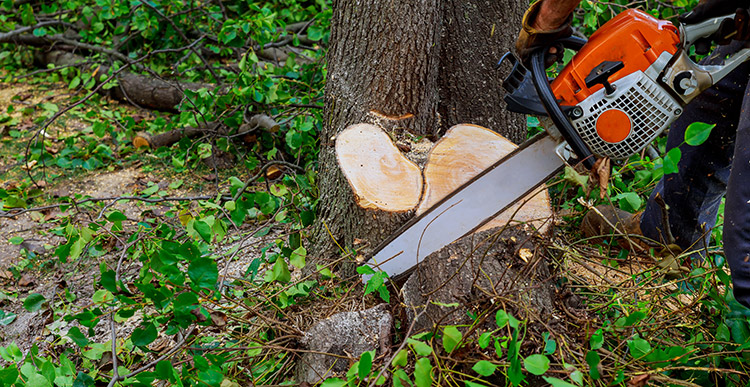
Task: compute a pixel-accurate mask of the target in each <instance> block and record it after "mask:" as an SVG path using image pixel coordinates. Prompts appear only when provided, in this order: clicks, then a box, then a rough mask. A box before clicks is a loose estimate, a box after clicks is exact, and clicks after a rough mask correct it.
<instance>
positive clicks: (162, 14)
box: [140, 0, 223, 83]
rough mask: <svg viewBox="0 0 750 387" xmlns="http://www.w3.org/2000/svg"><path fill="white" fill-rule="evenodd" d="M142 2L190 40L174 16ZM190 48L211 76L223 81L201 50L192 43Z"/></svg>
mask: <svg viewBox="0 0 750 387" xmlns="http://www.w3.org/2000/svg"><path fill="white" fill-rule="evenodd" d="M140 2H141V4H143V5H145V6H147V7H149V8H150V9H151V10H152V11H154V12H156V14H157V15H159V16H160V17H161V18H162V19H164V20H166V21H167V22H168V23H169V24H171V25H172V28H174V30H175V31H177V33H178V34H179V35H180V37H181V38H182V40H184V41H185V43H187V42H189V41H190V39H188V37H187V36H185V33H184V32H182V29H181V28H180V27H178V26H177V24H175V22H174V20H172V18H170V17H168V16H167V15H165V14H164V13H163V12H162V11H160V10H159V9H158V8H156V7H155V6H153V5H151V4H150V3H149V2H147V1H144V0H140ZM219 3H221V1H219ZM222 10H223V6H222ZM189 48H190V51H192V52H193V53H194V54H195V56H197V57H198V59H200V60H201V62H203V64H204V65H205V66H206V69H207V70H208V72H210V73H211V76H213V77H214V79H215V80H216V82H219V83H220V82H221V78H219V76H218V75H216V73H215V72H214V70H213V68H212V67H211V65H210V64H209V63H208V61H207V60H206V58H204V57H203V55H201V53H200V51H198V50H197V49H196V48H195V47H193V46H192V45H191V46H190V47H189Z"/></svg>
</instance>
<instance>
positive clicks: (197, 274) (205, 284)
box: [188, 258, 219, 290]
mask: <svg viewBox="0 0 750 387" xmlns="http://www.w3.org/2000/svg"><path fill="white" fill-rule="evenodd" d="M188 276H189V277H190V280H191V281H192V282H193V283H192V287H193V289H195V290H198V289H213V288H214V286H215V285H216V281H217V280H218V279H219V269H218V268H217V267H216V262H215V261H214V260H213V259H210V258H198V259H196V260H195V261H193V262H190V266H188Z"/></svg>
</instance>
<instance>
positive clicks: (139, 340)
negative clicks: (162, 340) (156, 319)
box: [130, 323, 157, 347]
mask: <svg viewBox="0 0 750 387" xmlns="http://www.w3.org/2000/svg"><path fill="white" fill-rule="evenodd" d="M156 336H157V332H156V326H155V325H154V323H149V324H148V325H146V327H145V328H135V329H134V330H133V334H132V335H130V339H131V340H132V341H133V345H135V346H139V347H141V346H145V345H149V344H151V343H152V342H153V341H154V340H156Z"/></svg>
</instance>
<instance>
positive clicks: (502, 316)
mask: <svg viewBox="0 0 750 387" xmlns="http://www.w3.org/2000/svg"><path fill="white" fill-rule="evenodd" d="M509 320H510V316H509V315H508V312H506V311H504V310H502V309H500V310H498V311H497V313H495V322H496V323H497V327H498V328H505V326H506V325H508V321H509Z"/></svg>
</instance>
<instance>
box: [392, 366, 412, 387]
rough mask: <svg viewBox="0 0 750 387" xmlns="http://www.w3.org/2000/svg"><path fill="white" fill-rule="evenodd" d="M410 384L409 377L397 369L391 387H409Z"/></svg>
mask: <svg viewBox="0 0 750 387" xmlns="http://www.w3.org/2000/svg"><path fill="white" fill-rule="evenodd" d="M411 386H412V383H411V380H410V379H409V375H407V374H406V371H404V370H402V369H400V368H399V369H397V370H396V372H394V373H393V387H411Z"/></svg>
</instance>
